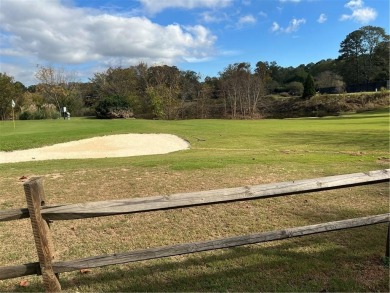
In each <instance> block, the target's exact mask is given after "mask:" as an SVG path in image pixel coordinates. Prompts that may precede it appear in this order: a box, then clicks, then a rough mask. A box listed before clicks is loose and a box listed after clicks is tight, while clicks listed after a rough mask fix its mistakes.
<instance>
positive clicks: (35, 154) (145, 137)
mask: <svg viewBox="0 0 390 293" xmlns="http://www.w3.org/2000/svg"><path fill="white" fill-rule="evenodd" d="M188 148H189V143H188V142H186V141H185V140H183V139H181V138H179V137H177V136H175V135H171V134H119V135H109V136H102V137H94V138H88V139H83V140H78V141H71V142H66V143H59V144H55V145H51V146H45V147H41V148H36V149H29V150H21V151H13V152H0V164H1V163H16V162H27V161H42V160H60V159H88V158H109V157H110V158H112V157H130V156H143V155H156V154H167V153H171V152H176V151H179V150H184V149H188Z"/></svg>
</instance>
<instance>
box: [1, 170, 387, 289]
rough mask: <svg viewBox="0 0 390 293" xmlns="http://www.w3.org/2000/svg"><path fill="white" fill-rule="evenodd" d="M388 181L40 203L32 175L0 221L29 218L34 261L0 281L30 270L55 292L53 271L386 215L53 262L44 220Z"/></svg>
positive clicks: (359, 178) (345, 178)
mask: <svg viewBox="0 0 390 293" xmlns="http://www.w3.org/2000/svg"><path fill="white" fill-rule="evenodd" d="M389 180H390V169H385V170H376V171H370V172H367V173H354V174H346V175H338V176H329V177H323V178H316V179H308V180H299V181H292V182H282V183H274V184H263V185H256V186H245V187H238V188H229V189H219V190H210V191H202V192H193V193H178V194H173V195H162V196H153V197H145V198H133V199H123V200H111V201H100V202H90V203H83V204H71V205H57V206H46V205H45V197H44V191H43V185H42V180H41V179H40V178H32V179H31V180H29V181H28V182H26V183H25V184H24V189H25V194H26V200H27V205H28V208H27V209H26V208H21V209H15V210H6V211H0V221H13V220H18V219H23V218H30V219H31V224H32V228H33V232H34V239H35V243H36V247H37V253H38V259H39V262H36V263H29V264H23V265H16V266H7V267H0V280H4V279H9V278H16V277H21V276H27V275H34V274H37V275H42V277H43V281H44V287H45V289H46V291H49V292H56V291H60V290H61V286H60V283H59V280H58V278H56V277H55V274H57V276H58V274H59V273H64V272H70V271H75V270H80V269H85V268H95V267H102V266H107V265H113V264H123V263H129V262H136V261H141V260H149V259H155V258H162V257H169V256H175V255H182V254H189V253H195V252H201V251H208V250H215V249H223V248H229V247H236V246H241V245H248V244H255V243H262V242H269V241H275V240H282V239H288V238H293V237H301V236H305V235H311V234H318V233H324V232H329V231H336V230H342V229H350V228H356V227H362V226H368V225H375V224H381V223H389V222H390V213H387V214H381V215H372V216H367V217H362V218H355V219H347V220H341V221H334V222H328V223H321V224H315V225H309V226H302V227H295V228H288V229H283V230H278V231H270V232H262V233H257V234H251V235H244V236H236V237H229V238H223V239H217V240H209V241H204V242H194V243H185V244H178V245H173V246H164V247H157V248H150V249H143V250H136V251H131V252H125V253H117V254H112V255H101V256H93V257H88V258H84V259H78V260H72V261H62V262H55V261H54V260H53V245H52V243H51V236H50V230H49V229H48V225H47V223H48V222H49V221H53V220H74V219H83V218H93V217H102V216H113V215H121V214H131V213H142V212H150V211H157V210H166V209H175V208H183V207H192V206H200V205H209V204H219V203H226V202H233V201H243V200H256V199H262V198H270V197H278V196H286V195H295V194H302V193H308V192H318V191H324V190H330V189H341V188H346V187H353V186H359V185H368V184H378V183H382V182H388V181H389ZM389 229H390V225H389ZM388 246H389V233H388V235H387V243H386V256H387V257H389V255H388V254H389V248H388Z"/></svg>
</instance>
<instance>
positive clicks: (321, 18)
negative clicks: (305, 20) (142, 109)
mask: <svg viewBox="0 0 390 293" xmlns="http://www.w3.org/2000/svg"><path fill="white" fill-rule="evenodd" d="M327 20H328V17H327V16H326V15H325V14H324V13H321V14H320V17H318V19H317V22H319V23H324V22H325V21H327Z"/></svg>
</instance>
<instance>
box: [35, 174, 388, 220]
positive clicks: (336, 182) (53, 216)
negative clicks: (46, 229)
mask: <svg viewBox="0 0 390 293" xmlns="http://www.w3.org/2000/svg"><path fill="white" fill-rule="evenodd" d="M389 179H390V169H385V170H377V171H371V172H367V173H354V174H346V175H338V176H329V177H323V178H316V179H308V180H299V181H290V182H281V183H271V184H263V185H256V186H245V187H238V188H227V189H218V190H210V191H201V192H192V193H177V194H173V195H161V196H153V197H143V198H132V199H122V200H109V201H98V202H88V203H80V204H72V205H62V206H57V207H45V208H43V210H42V216H43V217H44V218H45V219H47V220H71V219H82V218H94V217H102V216H112V215H120V214H130V213H139V212H146V211H156V210H164V209H174V208H182V207H190V206H199V205H206V204H216V203H225V202H232V201H239V200H254V199H261V198H269V197H277V196H285V195H292V194H301V193H305V192H316V191H324V190H329V189H339V188H345V187H351V186H358V185H368V184H375V183H380V182H387V181H389Z"/></svg>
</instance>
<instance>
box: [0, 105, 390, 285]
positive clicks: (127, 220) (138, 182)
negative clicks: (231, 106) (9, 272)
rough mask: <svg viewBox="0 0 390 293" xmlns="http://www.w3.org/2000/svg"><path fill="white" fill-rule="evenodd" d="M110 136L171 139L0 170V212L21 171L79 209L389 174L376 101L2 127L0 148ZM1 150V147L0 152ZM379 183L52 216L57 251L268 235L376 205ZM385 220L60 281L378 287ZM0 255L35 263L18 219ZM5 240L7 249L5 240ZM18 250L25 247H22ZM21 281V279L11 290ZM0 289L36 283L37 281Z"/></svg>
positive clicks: (82, 252)
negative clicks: (282, 114) (346, 108)
mask: <svg viewBox="0 0 390 293" xmlns="http://www.w3.org/2000/svg"><path fill="white" fill-rule="evenodd" d="M119 133H171V134H176V135H178V136H180V137H182V138H184V139H186V140H188V141H189V142H190V144H191V149H189V150H186V151H181V152H175V153H171V154H167V155H153V156H140V157H128V158H107V159H84V160H52V161H36V162H24V163H13V164H0V174H1V175H0V186H1V196H0V210H1V209H10V208H18V207H24V206H25V199H24V193H23V186H22V182H21V180H19V178H20V177H21V176H22V175H24V176H28V177H30V176H35V175H38V176H42V177H44V180H45V192H46V197H47V201H48V202H49V204H61V203H78V202H85V201H97V200H108V199H117V198H129V197H140V196H152V195H157V194H170V193H177V192H191V191H198V190H209V189H217V188H226V187H237V186H245V185H255V184H263V183H270V182H280V181H286V180H298V179H305V178H315V177H321V176H328V175H337V174H343V173H354V172H365V171H369V170H377V169H384V168H389V113H388V109H384V110H382V111H375V112H371V113H362V114H358V115H357V114H356V115H348V116H342V117H326V118H320V119H310V118H308V119H284V120H254V121H232V120H185V121H148V120H104V121H103V120H95V119H81V118H72V119H71V120H69V121H64V120H52V121H16V129H15V130H14V129H13V124H12V121H6V122H0V150H2V151H12V150H16V149H27V148H30V147H39V146H43V145H51V144H55V143H59V142H65V141H71V140H76V139H83V138H88V137H93V136H102V135H109V134H119ZM0 155H2V154H1V153H0ZM388 188H389V186H388V184H379V185H372V186H362V187H357V188H347V189H343V190H333V191H327V192H322V193H316V194H305V195H299V196H289V197H283V198H275V199H266V200H261V201H250V202H237V203H231V204H223V205H216V206H204V207H196V208H189V209H179V210H175V211H161V212H154V213H145V214H142V215H124V216H117V217H107V218H98V219H88V220H77V221H66V222H54V223H53V225H52V230H53V237H54V240H55V247H56V251H57V252H58V256H57V259H59V260H71V259H77V258H81V257H88V256H92V255H100V254H108V253H115V252H123V251H130V250H133V249H142V248H146V247H156V246H162V245H170V244H176V243H184V242H191V241H202V240H207V239H215V238H222V237H228V236H234V235H242V234H250V233H256V232H261V231H271V230H276V229H281V228H286V227H294V226H302V225H310V224H315V223H321V222H327V221H333V220H341V219H347V218H353V217H360V216H366V215H373V214H380V213H385V212H388V203H389V191H388V190H389V189H388ZM386 230H387V228H386V225H376V226H371V227H364V228H358V229H352V230H346V231H339V232H331V233H325V234H320V235H313V236H308V237H303V238H299V239H293V240H286V241H278V242H274V243H269V244H262V245H249V246H245V247H240V248H234V249H225V250H220V251H214V252H205V253H197V254H193V255H188V256H180V257H172V258H166V259H160V260H152V261H145V262H140V263H133V264H127V265H118V266H109V267H105V268H100V269H94V270H92V272H91V273H89V274H86V275H85V274H80V273H79V272H74V273H66V274H62V275H61V284H62V288H63V289H64V290H65V291H72V292H74V291H76V290H78V291H80V292H85V291H100V292H106V291H218V292H220V291H279V292H286V291H294V292H298V291H300V292H313V291H315V292H319V291H321V290H327V291H328V292H330V291H344V292H351V291H365V292H367V291H371V292H372V291H385V292H387V291H389V285H388V284H389V276H388V268H386V267H385V266H384V265H383V262H382V258H383V256H384V251H385V239H386ZM0 231H1V233H0V243H1V244H2V245H1V246H0V263H1V264H2V265H16V264H22V263H28V262H33V261H36V252H35V251H34V250H35V247H34V244H33V239H32V233H31V227H30V224H29V222H28V220H21V221H14V222H6V223H0ZM15 243H17V244H18V245H17V247H15ZM21 252H23V253H21ZM21 279H26V280H28V281H29V282H30V285H29V286H28V287H19V286H18V284H19V282H20V280H21ZM0 291H42V280H41V278H39V277H34V276H31V277H25V278H19V279H12V280H7V281H0Z"/></svg>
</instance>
